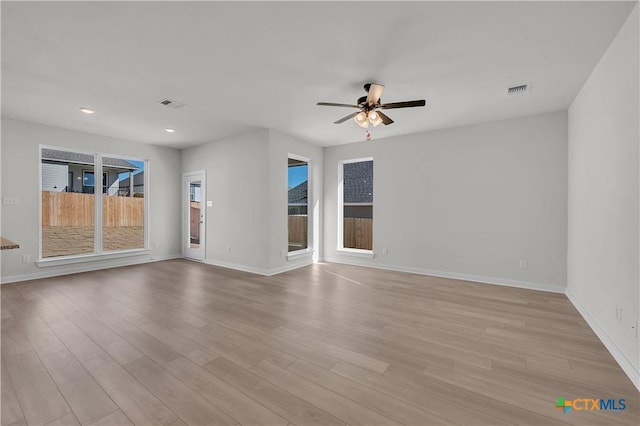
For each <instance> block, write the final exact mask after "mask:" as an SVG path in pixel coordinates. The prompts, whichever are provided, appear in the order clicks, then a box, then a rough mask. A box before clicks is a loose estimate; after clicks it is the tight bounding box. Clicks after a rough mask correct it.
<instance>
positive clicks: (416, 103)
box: [380, 99, 427, 109]
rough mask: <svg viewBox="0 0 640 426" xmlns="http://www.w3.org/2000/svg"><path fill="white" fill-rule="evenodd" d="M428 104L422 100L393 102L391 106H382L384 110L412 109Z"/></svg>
mask: <svg viewBox="0 0 640 426" xmlns="http://www.w3.org/2000/svg"><path fill="white" fill-rule="evenodd" d="M426 104H427V101H425V100H424V99H420V100H419V101H404V102H391V103H389V104H384V105H380V108H382V109H393V108H411V107H423V106H425V105H426Z"/></svg>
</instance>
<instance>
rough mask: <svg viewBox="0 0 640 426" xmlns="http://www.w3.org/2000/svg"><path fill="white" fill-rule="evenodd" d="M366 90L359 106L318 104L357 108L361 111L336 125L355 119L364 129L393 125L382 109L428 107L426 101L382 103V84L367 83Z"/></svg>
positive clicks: (320, 103) (336, 122) (335, 122)
mask: <svg viewBox="0 0 640 426" xmlns="http://www.w3.org/2000/svg"><path fill="white" fill-rule="evenodd" d="M364 90H365V91H366V92H367V96H363V97H361V98H359V99H358V104H357V105H350V104H336V103H332V102H318V105H320V106H337V107H346V108H357V109H359V110H360V111H356V112H354V113H352V114H349V115H347V116H346V117H342V118H341V119H339V120H337V121H334V124H340V123H344V122H345V121H347V120H349V119H350V118H353V120H354V121H355V122H356V124H357V125H358V126H360V127H363V128H365V129H366V128H368V127H369V124H372V125H373V126H374V127H375V126H377V125H379V124H380V123H382V124H384V125H385V126H387V125H389V124H391V123H393V120H392V119H391V118H389V116H388V115H386V114H385V113H383V112H382V111H380V110H381V109H394V108H411V107H422V106H425V105H426V101H425V100H424V99H420V100H417V101H404V102H391V103H388V104H383V103H381V99H380V95H382V90H384V86H383V85H382V84H376V83H367V84H365V85H364Z"/></svg>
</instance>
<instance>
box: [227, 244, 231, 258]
mask: <svg viewBox="0 0 640 426" xmlns="http://www.w3.org/2000/svg"><path fill="white" fill-rule="evenodd" d="M227 254H228V255H229V256H231V246H227Z"/></svg>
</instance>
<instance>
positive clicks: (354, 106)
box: [317, 102, 360, 108]
mask: <svg viewBox="0 0 640 426" xmlns="http://www.w3.org/2000/svg"><path fill="white" fill-rule="evenodd" d="M317 105H320V106H337V107H347V108H360V107H359V106H358V105H349V104H334V103H333V102H318V103H317Z"/></svg>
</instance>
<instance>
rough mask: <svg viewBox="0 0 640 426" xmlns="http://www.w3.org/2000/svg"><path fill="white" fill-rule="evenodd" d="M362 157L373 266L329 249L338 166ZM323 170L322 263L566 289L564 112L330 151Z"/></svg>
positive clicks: (332, 237)
mask: <svg viewBox="0 0 640 426" xmlns="http://www.w3.org/2000/svg"><path fill="white" fill-rule="evenodd" d="M362 157H373V163H374V166H373V169H374V178H373V185H374V191H373V201H374V203H373V251H374V253H375V257H374V258H373V259H366V258H362V257H351V256H349V255H347V254H345V253H343V252H341V251H339V250H337V246H338V241H337V237H338V235H337V221H338V220H340V219H339V214H340V212H338V207H337V206H338V204H337V202H338V193H337V188H338V163H339V161H341V160H348V159H353V158H362ZM324 163H325V169H324V176H325V186H324V192H325V199H324V205H325V216H324V225H325V226H324V241H325V259H326V260H328V261H336V262H343V263H352V264H359V265H365V266H374V267H380V268H387V269H396V270H404V271H409V272H416V273H424V274H429V275H439V276H445V277H452V278H461V279H470V280H474V281H480V282H487V283H495V284H505V285H513V286H519V287H527V288H536V289H544V290H551V291H556V292H564V290H565V287H566V235H567V166H566V164H567V114H566V112H555V113H547V114H541V115H535V116H530V117H524V118H515V119H509V120H503V121H496V122H490V123H483V124H477V125H471V126H465V127H457V128H452V129H445V130H438V131H432V132H425V133H420V134H413V135H407V136H401V137H393V138H387V139H380V140H375V139H374V140H373V141H370V142H358V143H354V144H349V145H341V146H334V147H329V148H325V153H324ZM383 249H387V250H386V252H387V254H385V251H383ZM521 260H526V265H524V266H526V267H525V268H521V262H520V261H521Z"/></svg>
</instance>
